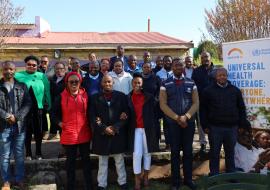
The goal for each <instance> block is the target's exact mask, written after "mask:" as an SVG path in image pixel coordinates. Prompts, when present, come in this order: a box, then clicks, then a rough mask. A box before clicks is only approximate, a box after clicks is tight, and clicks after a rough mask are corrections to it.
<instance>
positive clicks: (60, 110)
mask: <svg viewBox="0 0 270 190" xmlns="http://www.w3.org/2000/svg"><path fill="white" fill-rule="evenodd" d="M81 82H82V78H81V75H80V74H78V73H77V72H70V73H68V74H67V75H66V77H65V84H66V88H65V90H64V91H63V92H62V93H61V94H60V96H58V97H57V98H56V99H55V104H54V105H53V108H52V117H53V121H54V122H55V124H57V125H58V126H59V127H61V128H62V134H61V137H60V143H61V144H62V145H63V147H64V148H65V152H66V156H67V160H66V170H67V171H66V172H67V187H66V189H67V190H75V189H77V188H78V187H76V184H75V168H76V157H77V150H79V152H80V156H81V160H82V162H83V163H82V164H83V174H84V180H85V189H86V190H90V189H92V183H91V168H90V157H89V155H90V140H91V130H90V126H89V122H88V118H87V109H88V108H87V105H88V96H87V93H86V91H85V90H84V89H83V88H81Z"/></svg>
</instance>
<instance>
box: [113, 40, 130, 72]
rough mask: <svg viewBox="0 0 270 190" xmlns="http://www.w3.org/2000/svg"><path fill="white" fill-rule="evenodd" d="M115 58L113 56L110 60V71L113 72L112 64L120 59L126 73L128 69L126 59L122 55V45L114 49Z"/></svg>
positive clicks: (123, 51) (123, 50)
mask: <svg viewBox="0 0 270 190" xmlns="http://www.w3.org/2000/svg"><path fill="white" fill-rule="evenodd" d="M116 53H117V56H113V57H111V58H110V71H111V70H113V66H114V62H115V61H116V60H117V59H121V60H122V61H123V63H124V70H125V71H126V70H127V68H128V57H126V56H125V55H124V53H125V49H124V47H123V46H122V45H119V46H117V49H116Z"/></svg>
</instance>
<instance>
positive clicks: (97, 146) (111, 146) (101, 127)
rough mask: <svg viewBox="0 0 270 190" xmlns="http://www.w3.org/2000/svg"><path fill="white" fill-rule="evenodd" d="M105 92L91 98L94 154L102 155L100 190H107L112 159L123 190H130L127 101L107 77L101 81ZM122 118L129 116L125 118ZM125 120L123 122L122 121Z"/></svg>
mask: <svg viewBox="0 0 270 190" xmlns="http://www.w3.org/2000/svg"><path fill="white" fill-rule="evenodd" d="M101 86H102V91H101V92H100V93H98V94H94V95H93V96H91V97H90V98H89V109H90V112H89V113H90V115H89V117H90V119H91V126H92V127H93V132H94V134H93V146H92V152H93V153H94V154H97V155H99V168H98V176H97V181H98V189H106V187H107V176H108V159H109V155H112V156H113V158H114V160H115V166H116V171H117V174H118V179H117V181H118V184H119V185H120V187H121V189H123V190H124V189H127V181H126V180H127V179H126V170H125V163H124V155H123V153H124V152H126V151H127V148H128V146H127V126H126V124H127V115H128V107H127V97H126V95H125V94H124V93H122V92H119V91H114V90H113V79H112V77H111V76H109V75H105V76H104V77H103V79H102V81H101ZM121 115H125V118H123V117H122V116H121ZM122 118H123V119H122Z"/></svg>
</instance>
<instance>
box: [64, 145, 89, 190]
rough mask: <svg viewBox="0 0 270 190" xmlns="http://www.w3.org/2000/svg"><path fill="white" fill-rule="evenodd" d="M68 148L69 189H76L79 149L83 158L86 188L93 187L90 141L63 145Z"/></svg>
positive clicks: (87, 189)
mask: <svg viewBox="0 0 270 190" xmlns="http://www.w3.org/2000/svg"><path fill="white" fill-rule="evenodd" d="M63 146H64V148H65V150H66V155H67V160H66V172H67V190H76V189H77V187H76V184H75V181H76V175H75V170H76V158H77V149H79V151H80V156H81V159H82V166H83V175H84V182H85V189H86V190H91V189H92V175H91V164H90V143H83V144H75V145H63Z"/></svg>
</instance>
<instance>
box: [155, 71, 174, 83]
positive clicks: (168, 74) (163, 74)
mask: <svg viewBox="0 0 270 190" xmlns="http://www.w3.org/2000/svg"><path fill="white" fill-rule="evenodd" d="M156 75H157V76H158V77H159V78H160V79H161V81H164V80H166V79H167V78H169V77H171V76H173V72H172V71H169V72H167V71H166V70H165V69H164V68H162V69H160V71H158V72H157V74H156Z"/></svg>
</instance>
